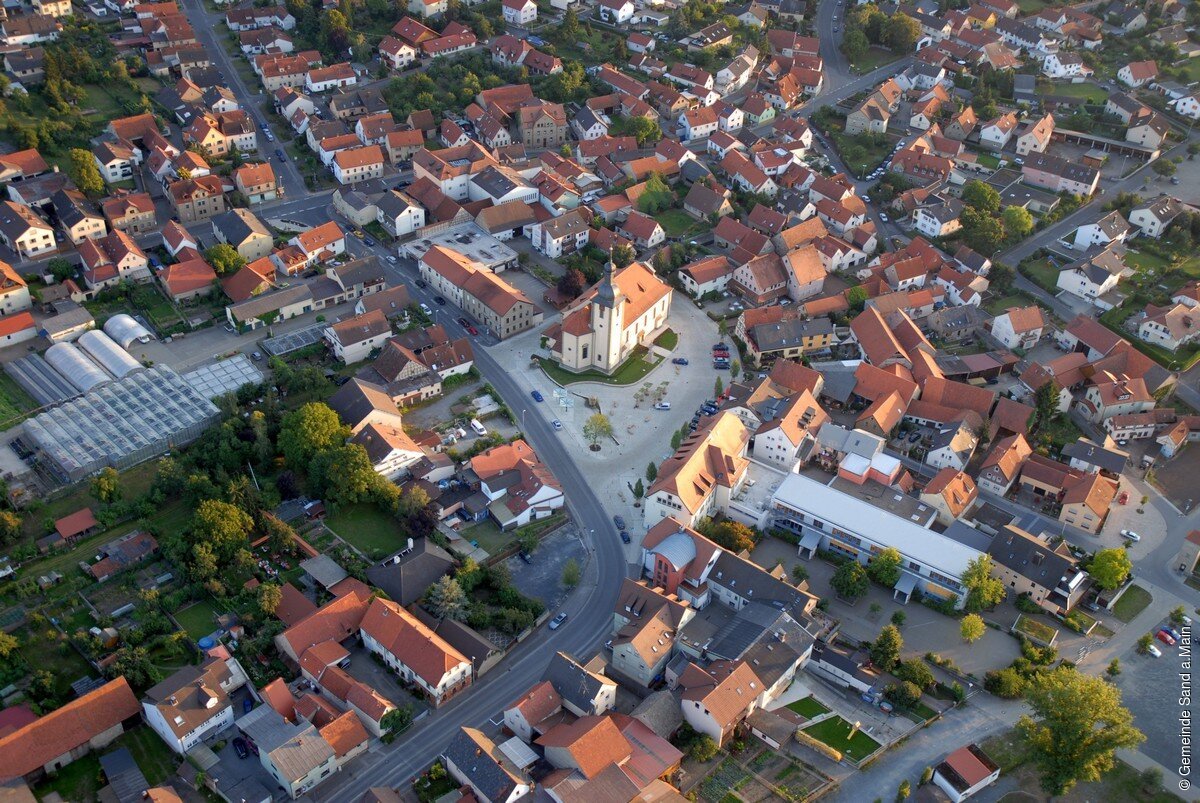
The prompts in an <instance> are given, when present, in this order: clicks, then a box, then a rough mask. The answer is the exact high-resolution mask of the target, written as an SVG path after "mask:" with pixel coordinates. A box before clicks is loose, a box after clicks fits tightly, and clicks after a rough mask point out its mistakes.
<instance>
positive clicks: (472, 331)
mask: <svg viewBox="0 0 1200 803" xmlns="http://www.w3.org/2000/svg"><path fill="white" fill-rule="evenodd" d="M467 334H469V335H470V336H471V337H475V336H476V335H478V334H479V330H478V329H476V328H475V327H474V326H468V327H467Z"/></svg>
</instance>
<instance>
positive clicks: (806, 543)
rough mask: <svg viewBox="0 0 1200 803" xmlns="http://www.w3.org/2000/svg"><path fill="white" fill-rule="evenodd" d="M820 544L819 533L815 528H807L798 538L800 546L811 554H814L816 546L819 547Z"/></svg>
mask: <svg viewBox="0 0 1200 803" xmlns="http://www.w3.org/2000/svg"><path fill="white" fill-rule="evenodd" d="M820 546H821V534H820V533H819V532H817V531H816V530H809V531H808V532H806V533H805V534H804V537H803V538H801V539H800V548H801V549H807V550H809V551H810V552H812V553H813V554H816V551H817V549H818V548H820Z"/></svg>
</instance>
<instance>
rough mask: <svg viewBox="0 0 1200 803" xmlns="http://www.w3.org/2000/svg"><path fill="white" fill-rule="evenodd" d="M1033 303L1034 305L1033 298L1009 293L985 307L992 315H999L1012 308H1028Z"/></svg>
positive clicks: (998, 297)
mask: <svg viewBox="0 0 1200 803" xmlns="http://www.w3.org/2000/svg"><path fill="white" fill-rule="evenodd" d="M1032 303H1034V300H1033V298H1032V297H1030V296H1027V295H1025V294H1024V293H1009V294H1008V295H1006V296H997V297H996V298H993V299H992V300H991V301H989V302H988V303H986V304H984V305H983V307H984V309H986V310H987V311H988V312H990V313H991V314H992V315H999V314H1000V313H1002V312H1004V311H1005V310H1007V309H1009V308H1010V307H1027V306H1029V305H1030V304H1032Z"/></svg>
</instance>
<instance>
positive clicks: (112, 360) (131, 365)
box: [75, 329, 142, 379]
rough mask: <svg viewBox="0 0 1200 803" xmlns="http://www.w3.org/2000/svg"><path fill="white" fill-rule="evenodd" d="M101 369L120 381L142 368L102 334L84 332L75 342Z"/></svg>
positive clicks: (109, 338) (126, 352) (93, 331)
mask: <svg viewBox="0 0 1200 803" xmlns="http://www.w3.org/2000/svg"><path fill="white" fill-rule="evenodd" d="M75 342H76V343H77V344H78V345H79V347H80V348H82V349H83V350H84V351H86V352H87V354H88V356H89V357H91V358H92V359H93V360H95V361H96V362H97V363H98V364H99V365H100V367H101V368H103V369H104V370H105V371H107V372H108V373H110V374H112V375H113V376H115V377H116V378H117V379H120V378H121V377H123V376H126V375H128V374H130V373H132V372H133V371H136V370H137V369H139V368H141V367H142V364H141V363H140V362H138V361H137V360H135V359H134V358H133V355H131V354H130V353H129V352H128V351H126V350H125V349H124V348H122V347H121V346H119V345H117V343H116V342H115V341H113V339H112V338H111V337H109V336H108V335H106V334H104V332H97V331H96V330H95V329H93V330H91V331H89V332H84V333H83V334H82V335H80V336H79V339H78V340H77V341H75Z"/></svg>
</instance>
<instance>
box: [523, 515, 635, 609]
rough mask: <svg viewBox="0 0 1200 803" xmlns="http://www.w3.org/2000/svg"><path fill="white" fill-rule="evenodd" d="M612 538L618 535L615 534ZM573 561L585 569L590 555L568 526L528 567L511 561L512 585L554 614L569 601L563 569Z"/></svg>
mask: <svg viewBox="0 0 1200 803" xmlns="http://www.w3.org/2000/svg"><path fill="white" fill-rule="evenodd" d="M613 537H614V538H615V537H616V535H615V534H613ZM571 559H574V560H575V561H576V562H577V563H578V564H579V568H580V569H583V567H584V565H585V564H586V562H587V559H588V553H587V549H586V548H585V547H584V545H583V542H582V541H581V540H580V537H579V532H578V530H576V528H575V525H573V524H568V525H566V526H565V527H562V528H560V529H559V530H558V531H556V532H555V533H553V534H552V535H550V536H548V537H546V538H544V539H542V542H541V543H540V544H538V548H537V549H536V550H534V552H533V554H532V555H531V556H530V562H528V563H526V562H525V561H524V560H522V559H521V558H520V557H518V556H515V555H514V556H513V557H511V558H509V559H508V561H507V563H506V565H507V566H508V570H509V572H510V573H511V574H512V579H513V585H514V586H516V587H517V588H519V589H520V590H521V593H522V594H525V595H527V596H530V597H535V598H537V599H539V600H541V602H542V604H543V605H545V606H546V610H548V611H552V610H554V609H555V608H557V607H558V606H559V605H560V604H561V603H562V601H563V600H564V599H566V597H567V593H568V591H567V589H566V588H565V587H564V586H563V584H562V573H563V567H564V566H566V565H567V561H568V560H571Z"/></svg>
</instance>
